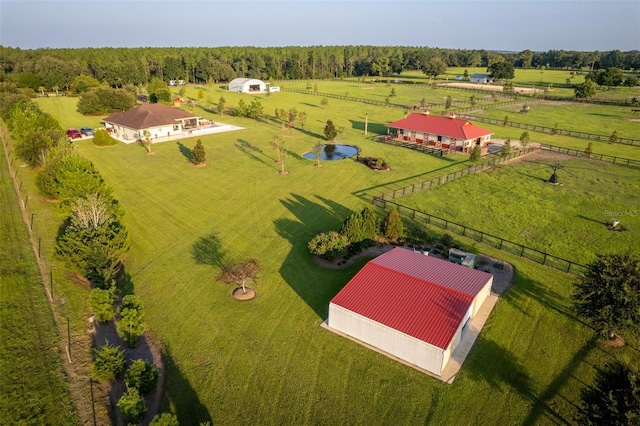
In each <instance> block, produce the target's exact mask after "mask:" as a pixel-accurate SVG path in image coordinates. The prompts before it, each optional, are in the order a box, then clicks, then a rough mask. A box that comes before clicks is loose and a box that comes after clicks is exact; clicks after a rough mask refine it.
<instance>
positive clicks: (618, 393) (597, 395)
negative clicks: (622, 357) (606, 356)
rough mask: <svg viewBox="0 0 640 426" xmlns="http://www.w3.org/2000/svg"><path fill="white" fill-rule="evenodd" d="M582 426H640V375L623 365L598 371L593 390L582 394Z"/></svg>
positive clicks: (587, 388) (579, 418) (615, 365)
mask: <svg viewBox="0 0 640 426" xmlns="http://www.w3.org/2000/svg"><path fill="white" fill-rule="evenodd" d="M578 421H579V424H580V425H586V426H601V425H611V426H627V425H637V424H640V374H638V373H637V372H636V371H633V370H632V369H631V368H629V366H627V365H626V364H623V363H622V362H619V361H614V362H612V363H608V364H606V365H605V366H604V368H602V369H601V370H597V373H596V379H595V384H594V386H593V387H588V386H587V387H585V388H584V389H583V390H582V410H581V411H579V412H578Z"/></svg>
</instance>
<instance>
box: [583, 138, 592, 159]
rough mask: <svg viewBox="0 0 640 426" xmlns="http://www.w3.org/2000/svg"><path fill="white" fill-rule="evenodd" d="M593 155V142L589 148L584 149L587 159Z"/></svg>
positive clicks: (588, 145) (589, 144)
mask: <svg viewBox="0 0 640 426" xmlns="http://www.w3.org/2000/svg"><path fill="white" fill-rule="evenodd" d="M592 153H593V142H589V143H588V144H587V147H586V148H585V149H584V154H585V156H586V157H587V158H590V157H591V154H592Z"/></svg>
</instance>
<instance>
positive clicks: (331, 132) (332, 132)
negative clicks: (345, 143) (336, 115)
mask: <svg viewBox="0 0 640 426" xmlns="http://www.w3.org/2000/svg"><path fill="white" fill-rule="evenodd" d="M336 136H338V132H337V131H336V127H335V126H334V125H333V121H331V120H327V124H326V125H325V126H324V137H325V139H326V140H328V141H333V140H334V139H335V138H336Z"/></svg>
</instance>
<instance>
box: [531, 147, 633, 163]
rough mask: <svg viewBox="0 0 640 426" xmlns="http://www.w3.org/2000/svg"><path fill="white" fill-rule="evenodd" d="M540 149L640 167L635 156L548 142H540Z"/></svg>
mask: <svg viewBox="0 0 640 426" xmlns="http://www.w3.org/2000/svg"><path fill="white" fill-rule="evenodd" d="M540 149H543V150H545V151H553V152H558V153H560V154H567V155H573V156H574V157H582V158H589V159H592V160H600V161H606V162H610V163H611V164H615V165H617V166H628V167H637V168H640V160H634V159H633V158H625V157H615V156H613V155H606V154H596V153H593V152H592V153H587V152H584V151H579V150H577V149H571V148H563V147H561V146H555V145H548V144H540Z"/></svg>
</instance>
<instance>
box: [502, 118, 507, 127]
mask: <svg viewBox="0 0 640 426" xmlns="http://www.w3.org/2000/svg"><path fill="white" fill-rule="evenodd" d="M508 125H509V116H508V115H505V116H504V119H503V120H502V126H503V127H507V126H508Z"/></svg>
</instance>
